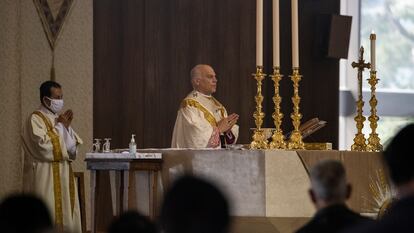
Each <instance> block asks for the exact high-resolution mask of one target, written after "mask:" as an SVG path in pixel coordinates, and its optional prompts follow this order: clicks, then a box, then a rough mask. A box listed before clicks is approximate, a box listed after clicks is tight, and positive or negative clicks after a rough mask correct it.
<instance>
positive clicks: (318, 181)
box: [297, 160, 372, 233]
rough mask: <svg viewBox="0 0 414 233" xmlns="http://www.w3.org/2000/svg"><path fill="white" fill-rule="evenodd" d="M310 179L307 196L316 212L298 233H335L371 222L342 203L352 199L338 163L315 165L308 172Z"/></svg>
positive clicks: (328, 161) (342, 170)
mask: <svg viewBox="0 0 414 233" xmlns="http://www.w3.org/2000/svg"><path fill="white" fill-rule="evenodd" d="M310 179H311V186H312V187H311V189H310V190H309V195H310V197H311V199H312V202H313V203H314V205H315V207H316V209H317V210H318V211H317V213H316V214H315V216H314V217H313V218H312V220H311V221H310V222H309V223H307V224H306V225H305V226H303V227H302V228H301V229H299V230H298V231H297V233H308V232H314V233H325V232H326V233H328V232H329V233H335V232H340V231H342V230H344V229H346V228H348V227H350V226H354V225H357V224H362V223H366V222H370V221H372V220H370V219H368V218H365V217H362V216H360V215H359V214H358V213H355V212H353V211H351V210H350V209H349V208H348V207H347V206H346V204H345V201H346V200H347V199H348V198H349V197H350V196H351V185H350V184H348V183H347V180H346V173H345V168H344V166H343V165H342V163H341V162H339V161H336V160H324V161H322V162H320V163H318V164H316V165H315V166H314V167H313V168H312V170H311V172H310Z"/></svg>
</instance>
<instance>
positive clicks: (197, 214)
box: [160, 176, 230, 233]
mask: <svg viewBox="0 0 414 233" xmlns="http://www.w3.org/2000/svg"><path fill="white" fill-rule="evenodd" d="M229 223H230V217H229V205H228V202H227V200H226V198H225V197H224V195H223V194H222V193H221V192H220V191H219V190H218V189H217V188H216V187H215V186H213V185H212V184H210V183H208V182H207V181H204V180H202V179H200V178H196V177H192V176H184V177H181V178H180V179H178V180H177V181H176V182H175V183H174V184H173V186H172V188H171V190H169V192H168V193H167V194H166V196H165V199H164V203H163V206H162V210H161V220H160V224H161V230H162V231H163V232H165V233H225V232H228V230H229Z"/></svg>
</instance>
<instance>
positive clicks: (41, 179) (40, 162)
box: [22, 106, 82, 233]
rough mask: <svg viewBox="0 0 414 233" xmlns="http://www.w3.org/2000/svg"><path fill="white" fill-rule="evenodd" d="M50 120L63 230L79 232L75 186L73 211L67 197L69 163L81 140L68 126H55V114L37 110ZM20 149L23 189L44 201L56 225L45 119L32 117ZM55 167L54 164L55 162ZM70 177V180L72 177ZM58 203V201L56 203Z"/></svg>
mask: <svg viewBox="0 0 414 233" xmlns="http://www.w3.org/2000/svg"><path fill="white" fill-rule="evenodd" d="M38 111H39V112H41V113H42V114H43V116H45V117H46V118H47V119H49V121H50V123H51V124H52V126H53V127H54V129H53V131H54V132H55V133H56V134H57V135H58V136H59V144H60V148H61V155H62V158H61V159H60V161H58V162H57V164H58V168H59V169H58V172H59V173H58V174H59V176H60V182H58V183H60V188H61V192H60V193H61V201H60V203H61V206H62V221H63V230H65V231H70V232H74V233H78V232H79V233H80V232H81V218H80V208H79V198H78V192H77V188H76V183H72V184H75V185H74V187H73V188H72V191H73V193H74V203H73V205H74V206H73V212H72V204H71V200H70V199H71V194H70V182H69V181H70V178H71V176H70V169H71V167H70V166H71V165H70V163H71V162H72V161H73V160H74V159H75V158H76V154H77V148H78V145H79V144H82V139H81V138H80V137H79V136H78V135H77V134H76V133H75V131H74V130H73V129H72V128H71V127H69V129H66V128H65V127H64V126H63V124H62V123H56V118H57V117H58V116H57V115H56V114H53V113H52V112H50V111H49V110H48V109H46V108H45V107H43V106H41V107H40V108H39V110H38ZM22 139H23V146H24V151H25V164H24V174H23V175H24V186H25V187H24V188H25V190H29V191H30V192H33V193H34V194H36V195H37V196H39V197H40V198H42V199H43V201H44V202H45V203H46V205H47V207H48V208H49V210H50V214H51V217H52V219H53V220H54V222H55V223H57V222H56V218H57V215H56V208H55V203H59V201H58V200H55V189H56V187H58V186H56V185H55V184H54V182H55V179H54V175H56V174H54V173H53V165H52V164H53V163H52V162H53V161H55V158H54V154H53V145H52V141H51V138H50V135H48V134H47V126H46V124H45V122H44V120H43V119H42V118H41V117H40V116H38V115H36V114H31V115H30V117H29V118H28V120H27V121H26V124H25V125H24V128H23V135H22ZM55 164H56V163H55ZM72 178H73V177H72ZM72 195H73V194H72ZM55 201H57V202H55Z"/></svg>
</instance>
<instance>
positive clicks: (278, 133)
mask: <svg viewBox="0 0 414 233" xmlns="http://www.w3.org/2000/svg"><path fill="white" fill-rule="evenodd" d="M270 77H272V80H273V83H274V86H275V95H274V96H273V103H274V104H275V111H274V113H273V114H272V118H273V122H274V124H275V128H276V130H275V131H274V132H273V135H272V142H271V143H270V144H269V148H270V149H286V142H285V136H284V135H283V131H282V129H281V128H280V125H281V124H282V119H283V113H282V112H281V111H280V103H282V97H280V95H279V82H280V80H282V77H283V75H281V74H280V67H278V66H275V67H273V75H270Z"/></svg>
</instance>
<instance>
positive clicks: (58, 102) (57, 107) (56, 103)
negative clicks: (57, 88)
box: [46, 97, 63, 113]
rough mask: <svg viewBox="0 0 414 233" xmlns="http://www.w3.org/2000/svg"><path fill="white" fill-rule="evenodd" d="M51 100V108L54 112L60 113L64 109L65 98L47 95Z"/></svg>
mask: <svg viewBox="0 0 414 233" xmlns="http://www.w3.org/2000/svg"><path fill="white" fill-rule="evenodd" d="M46 98H48V99H49V100H50V106H49V108H50V110H52V112H54V113H58V112H60V111H61V110H62V109H63V99H51V98H49V97H46Z"/></svg>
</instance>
